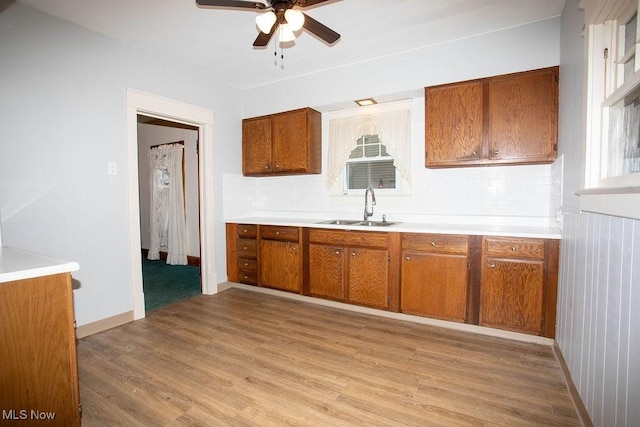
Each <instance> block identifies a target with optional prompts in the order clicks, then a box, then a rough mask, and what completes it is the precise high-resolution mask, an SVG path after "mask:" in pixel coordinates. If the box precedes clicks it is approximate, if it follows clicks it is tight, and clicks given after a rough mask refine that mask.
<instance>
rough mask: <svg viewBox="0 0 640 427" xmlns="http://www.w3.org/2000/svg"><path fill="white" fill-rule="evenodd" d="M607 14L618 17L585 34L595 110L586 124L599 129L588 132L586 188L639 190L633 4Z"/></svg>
mask: <svg viewBox="0 0 640 427" xmlns="http://www.w3.org/2000/svg"><path fill="white" fill-rule="evenodd" d="M608 3H611V2H608ZM612 10H619V12H617V13H616V14H615V15H614V16H610V17H608V19H607V20H606V21H605V22H603V23H600V24H597V25H593V26H591V28H590V32H591V40H590V43H591V49H590V52H591V56H592V57H591V58H590V61H589V67H590V70H589V72H590V75H591V83H592V84H591V87H590V91H591V96H592V97H593V103H592V105H594V106H595V107H594V108H599V111H594V112H592V114H591V120H592V121H596V122H599V124H596V125H592V126H591V129H592V131H593V134H592V135H591V138H590V148H589V150H590V153H589V155H590V157H591V159H592V161H591V165H590V168H588V169H587V173H588V175H589V176H587V177H586V183H587V187H594V188H601V187H614V188H616V187H630V186H639V185H640V54H638V55H636V53H637V46H638V40H637V35H638V30H637V27H638V14H637V10H638V0H629V1H627V3H626V8H623V9H612ZM597 70H603V71H602V73H599V72H598V71H597ZM598 103H600V107H597V105H598Z"/></svg>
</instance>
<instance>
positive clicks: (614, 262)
mask: <svg viewBox="0 0 640 427" xmlns="http://www.w3.org/2000/svg"><path fill="white" fill-rule="evenodd" d="M564 221H565V227H564V231H563V244H562V254H561V271H560V297H559V304H558V305H559V307H558V312H559V313H560V315H559V317H558V328H557V341H558V344H559V346H560V348H561V350H562V353H563V355H564V358H565V360H566V361H567V364H568V366H569V369H570V371H571V374H572V378H573V381H574V383H575V384H576V387H577V388H578V391H579V393H580V396H581V398H582V400H583V402H584V404H585V406H586V408H587V410H588V411H589V414H590V417H591V419H592V421H593V423H594V425H596V426H634V425H637V423H638V420H640V332H639V331H640V329H639V328H638V327H639V326H640V225H639V224H640V221H636V220H632V219H623V218H618V217H611V216H606V215H598V214H591V213H583V214H566V215H565V219H564Z"/></svg>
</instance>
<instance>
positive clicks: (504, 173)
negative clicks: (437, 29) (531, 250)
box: [224, 18, 560, 226]
mask: <svg viewBox="0 0 640 427" xmlns="http://www.w3.org/2000/svg"><path fill="white" fill-rule="evenodd" d="M559 32H560V19H559V18H552V19H547V20H543V21H539V22H534V23H531V24H527V25H522V26H519V27H514V28H509V29H505V30H502V31H497V32H493V33H489V34H483V35H479V36H476V37H470V38H467V39H462V40H456V41H453V42H450V43H445V44H440V45H435V46H430V47H426V48H423V49H418V50H414V51H411V52H404V53H401V54H398V55H392V56H388V57H384V58H380V59H376V60H373V61H368V62H365V63H359V64H355V65H350V66H344V67H341V68H339V69H333V70H329V71H324V72H322V73H317V74H312V75H307V76H304V77H300V78H296V79H291V80H287V81H283V82H278V83H275V84H271V85H267V86H262V87H258V88H253V89H249V90H245V91H244V92H243V94H242V97H243V117H253V116H259V115H262V114H268V113H273V112H277V111H286V110H290V109H294V108H299V107H305V106H310V107H313V108H316V109H318V110H320V111H321V112H323V159H326V158H327V155H326V154H327V150H328V140H327V136H328V134H329V132H328V121H329V120H328V114H327V112H328V111H330V110H332V109H335V108H337V107H338V106H341V107H343V106H344V105H349V106H355V104H353V102H352V101H353V100H355V99H360V98H365V97H369V96H372V97H374V98H378V99H379V100H391V99H400V98H406V97H410V98H411V99H413V102H412V137H411V146H412V148H411V155H412V160H411V165H412V168H411V169H412V170H411V173H412V177H413V185H412V188H411V191H410V194H409V195H408V196H401V197H393V196H389V197H384V196H379V195H377V202H378V203H377V206H376V208H375V216H374V218H376V219H378V218H379V217H380V216H381V215H382V214H383V213H384V214H387V217H388V219H389V220H409V219H413V220H419V221H466V222H474V223H477V222H485V221H489V222H491V221H496V222H497V221H500V222H505V221H509V222H511V223H526V224H532V225H533V224H537V225H543V226H546V225H553V224H552V223H553V220H554V219H555V216H556V211H557V210H558V208H559V203H560V201H559V195H560V189H559V184H560V179H559V178H558V174H557V173H554V171H556V169H557V168H553V167H552V166H550V165H536V166H503V167H480V168H457V169H426V168H425V166H424V87H425V86H430V85H436V84H441V83H447V82H454V81H461V80H467V79H473V78H480V77H486V76H491V75H498V74H506V73H511V72H517V71H523V70H529V69H535V68H543V67H549V66H554V65H558V64H559V61H560V44H559ZM343 108H344V107H343ZM325 170H326V167H324V166H323V173H322V174H321V175H315V176H302V177H279V178H244V177H242V176H240V175H239V174H238V175H233V174H228V175H225V177H224V179H225V186H224V188H225V197H224V209H225V210H224V216H225V218H226V219H232V218H234V217H238V216H243V215H251V214H253V213H255V212H260V211H261V212H263V213H264V212H265V211H267V212H268V213H269V214H275V215H305V216H314V215H315V216H322V215H324V214H327V215H328V214H329V213H336V212H340V213H343V212H344V213H346V214H348V215H351V216H354V215H356V216H355V218H357V217H358V216H359V215H361V214H362V203H363V202H362V200H361V197H355V198H354V197H351V198H347V197H330V196H328V194H327V190H326V188H325V185H324V179H325V175H324V171H325ZM283 188H286V192H285V191H283V190H282V189H283ZM239 194H240V195H242V196H241V197H238V195H239ZM454 217H455V218H454Z"/></svg>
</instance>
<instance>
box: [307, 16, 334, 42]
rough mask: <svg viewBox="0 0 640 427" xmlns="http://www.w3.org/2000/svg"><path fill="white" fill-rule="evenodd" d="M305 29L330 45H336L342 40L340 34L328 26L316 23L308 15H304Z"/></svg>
mask: <svg viewBox="0 0 640 427" xmlns="http://www.w3.org/2000/svg"><path fill="white" fill-rule="evenodd" d="M303 27H304V28H305V29H306V30H307V31H309V32H311V33H313V34H315V35H316V36H318V37H320V38H321V39H322V40H324V41H325V42H327V43H329V44H333V43H335V42H336V41H337V40H338V39H339V38H340V34H338V33H336V32H335V31H333V30H332V29H331V28H329V27H327V26H326V25H324V24H321V23H320V22H318V21H316V20H315V19H313V18H312V17H310V16H309V15H307V14H306V13H305V14H304V24H303Z"/></svg>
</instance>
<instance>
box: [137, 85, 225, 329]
mask: <svg viewBox="0 0 640 427" xmlns="http://www.w3.org/2000/svg"><path fill="white" fill-rule="evenodd" d="M138 115H143V116H147V117H153V118H157V119H161V120H166V121H170V122H175V123H182V124H185V125H190V126H192V127H196V128H197V129H198V135H199V150H198V151H199V165H198V170H199V179H198V188H199V192H198V194H199V200H200V210H199V217H200V259H201V264H200V271H201V283H202V293H203V294H208V295H212V294H215V293H216V292H217V291H218V286H217V283H218V278H217V274H216V268H215V266H216V256H215V255H216V251H215V239H216V234H215V220H216V218H215V213H214V211H215V209H214V195H215V189H214V170H213V169H214V168H213V157H214V156H213V121H214V113H213V111H212V110H209V109H206V108H202V107H198V106H195V105H191V104H186V103H184V102H180V101H175V100H172V99H168V98H164V97H161V96H157V95H152V94H148V93H145V92H141V91H137V90H134V89H127V160H128V161H127V170H128V173H127V175H128V178H127V181H128V184H127V186H128V189H129V191H128V195H129V196H128V200H127V202H128V203H127V206H128V212H129V259H130V260H131V263H130V267H131V284H132V289H131V291H132V299H133V318H134V320H138V319H142V318H144V317H145V301H144V290H143V284H142V257H141V253H142V247H141V244H140V243H141V240H142V239H141V233H140V200H139V194H138V193H139V183H138Z"/></svg>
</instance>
